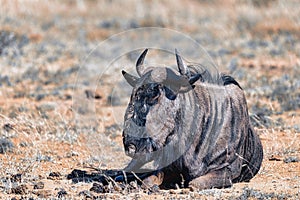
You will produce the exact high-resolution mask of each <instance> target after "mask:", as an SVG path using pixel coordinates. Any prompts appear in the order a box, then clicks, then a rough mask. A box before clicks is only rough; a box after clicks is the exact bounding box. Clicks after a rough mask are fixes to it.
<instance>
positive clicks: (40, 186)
mask: <svg viewBox="0 0 300 200" xmlns="http://www.w3.org/2000/svg"><path fill="white" fill-rule="evenodd" d="M44 186H45V184H44V183H43V182H41V181H40V182H37V183H35V184H34V186H33V189H44Z"/></svg>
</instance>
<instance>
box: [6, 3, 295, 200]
mask: <svg viewBox="0 0 300 200" xmlns="http://www.w3.org/2000/svg"><path fill="white" fill-rule="evenodd" d="M257 3H258V1H254V0H253V1H248V0H242V1H241V0H227V1H219V0H214V1H202V0H185V1H179V0H175V1H171V0H164V1H155V0H149V1H144V2H143V3H137V1H134V0H130V1H124V2H123V1H109V0H107V1H106V0H105V1H93V0H88V1H82V0H77V1H59V0H56V1H51V3H50V2H49V1H35V0H24V1H19V0H11V1H8V0H1V2H0V5H1V6H0V24H1V29H0V31H2V30H6V31H8V32H12V33H14V34H15V35H16V36H17V38H20V37H22V36H26V37H28V39H29V41H30V42H29V44H28V45H26V46H24V47H22V48H18V45H15V46H13V48H10V49H8V53H7V55H3V56H2V55H1V56H0V71H1V73H0V80H2V77H5V76H7V77H8V81H2V82H0V136H1V138H0V139H3V138H4V139H6V140H7V141H8V142H10V143H11V144H13V147H8V148H9V150H8V151H7V152H5V153H3V154H0V168H1V170H0V177H1V178H0V193H1V195H4V196H3V198H6V199H9V198H12V197H16V198H17V199H18V198H21V197H26V198H29V197H32V198H43V197H44V198H57V197H58V196H59V195H62V196H60V197H65V198H74V199H75V198H78V199H80V198H84V197H88V195H90V196H91V197H95V198H96V197H98V198H111V199H118V198H139V199H140V198H143V199H153V198H157V199H160V198H170V199H172V198H173V199H177V198H184V199H188V198H191V199H192V198H203V199H226V198H227V199H234V198H238V199H247V198H250V199H263V198H269V199H279V198H285V199H298V198H299V195H300V188H299V185H300V177H299V172H300V164H299V163H300V162H287V161H288V159H290V160H292V161H293V158H298V159H299V158H300V147H299V143H300V135H299V132H300V127H299V120H300V114H299V113H300V108H299V104H297V98H298V97H299V92H300V91H299V85H298V84H299V80H298V77H299V75H300V71H299V66H300V61H299V52H298V51H297V50H299V44H298V42H297V38H299V16H300V13H299V9H298V7H299V4H298V2H297V1H284V2H283V1H274V2H273V1H268V3H267V4H259V5H258V4H257ZM125 10H126V12H125ZM135 26H137V27H144V26H159V27H166V28H173V29H176V30H179V31H182V32H184V33H187V34H189V35H191V36H192V37H195V38H197V39H198V40H199V41H200V42H201V44H203V45H204V46H205V48H206V49H208V50H210V51H213V50H216V51H218V50H219V49H221V48H224V49H226V50H229V53H228V55H225V56H219V55H217V56H215V57H214V59H215V60H216V62H217V63H218V64H219V65H220V66H221V68H222V69H224V70H225V71H228V69H227V68H226V66H228V64H229V62H230V60H231V59H232V58H233V57H237V58H238V60H237V69H236V70H233V71H232V73H233V75H234V76H235V77H236V78H237V80H238V81H239V82H240V83H241V85H242V86H243V88H245V92H246V95H247V100H248V105H249V110H250V114H251V116H252V118H253V120H254V121H253V123H255V124H256V127H255V128H256V130H257V132H258V133H259V135H260V137H261V139H262V143H263V146H264V151H265V157H264V161H263V166H262V168H261V170H260V172H259V174H258V175H257V176H256V177H255V178H254V179H253V180H251V182H250V183H239V184H235V185H234V186H233V187H232V188H229V189H222V190H215V189H213V190H205V191H201V192H190V191H188V190H171V191H164V190H160V191H158V192H154V193H150V195H149V191H145V190H141V189H140V190H137V191H135V192H128V190H125V189H124V190H121V191H118V192H117V191H114V192H112V193H106V194H101V193H96V192H91V191H89V190H90V189H91V187H92V184H93V183H84V182H82V183H72V182H71V181H70V180H67V178H66V177H67V175H68V174H69V173H70V172H71V171H72V170H73V169H75V168H79V169H80V168H83V169H85V170H87V169H89V168H90V167H92V168H108V169H117V168H122V167H124V166H125V165H126V163H128V161H129V158H128V157H126V156H125V154H124V151H123V147H122V137H121V132H122V130H121V128H120V127H119V125H120V124H121V123H122V118H123V113H124V110H125V107H126V105H125V103H124V102H126V100H127V98H129V97H128V96H126V97H123V96H121V97H120V99H119V100H120V102H121V103H119V105H118V106H113V107H112V106H111V104H110V102H109V99H110V98H111V96H110V95H111V91H113V89H115V88H116V87H117V84H116V83H115V82H116V78H118V77H119V74H117V73H119V71H120V68H121V67H124V66H121V65H120V66H119V67H118V68H117V69H115V68H113V69H110V71H107V72H106V73H105V75H103V76H102V77H101V80H100V81H99V82H100V83H99V85H97V86H98V87H97V88H96V89H95V88H92V86H91V85H90V83H92V82H93V81H94V80H98V79H99V77H95V76H97V75H96V74H93V71H92V72H86V74H87V77H85V79H84V81H83V83H81V82H80V83H78V82H77V81H78V80H79V79H78V77H77V70H78V68H79V67H80V64H82V60H84V58H85V56H86V54H88V53H89V52H90V50H91V49H93V47H94V46H96V45H97V44H98V42H100V41H102V40H103V39H105V38H107V37H109V36H110V35H111V34H114V33H118V32H120V31H123V30H126V29H129V28H132V27H135ZM285 34H287V35H288V34H290V35H291V36H293V38H294V39H295V38H296V40H295V42H290V43H293V45H295V46H292V45H291V44H290V43H280V42H281V40H283V39H285V38H283V39H282V38H281V36H282V35H285ZM277 37H278V38H279V39H278V41H279V42H278V43H279V44H273V43H272V41H273V40H275V39H276V38H277ZM274 38H275V39H274ZM256 40H258V41H267V42H268V44H269V43H270V44H272V45H269V46H266V47H257V48H256V49H254V50H251V51H252V52H255V56H254V57H251V56H250V58H249V57H245V56H242V54H243V53H248V52H247V51H248V50H249V47H247V42H248V41H256ZM245 41H246V42H245ZM154 42H155V41H154ZM128 44H129V45H130V42H129V43H128ZM128 44H125V45H128ZM241 44H242V45H241ZM280 45H283V46H282V51H283V52H284V53H282V54H278V55H277V54H274V55H273V54H270V51H271V50H273V49H274V48H277V47H278V48H279V47H280ZM154 56H156V55H154ZM93 59H95V61H94V62H95V63H96V64H94V65H95V66H96V67H99V69H100V68H101V67H102V66H104V64H103V63H105V60H103V59H104V58H102V57H101V55H99V57H98V58H97V59H96V58H93ZM126 61H127V62H128V63H131V62H133V61H132V58H130V59H129V58H128V59H126ZM161 63H163V61H161ZM87 64H89V63H87ZM114 64H115V63H114ZM117 64H118V65H119V63H117ZM123 64H124V63H122V65H123ZM118 80H119V79H118ZM9 82H10V84H9ZM75 83H76V84H77V85H76V84H75ZM74 85H75V86H74ZM120 85H121V86H122V84H120ZM281 86H284V87H281ZM118 87H120V86H118ZM94 90H96V94H97V95H98V96H99V98H98V99H94V98H91V97H87V95H86V93H85V92H86V91H91V92H92V93H93V92H94ZM287 91H288V92H287ZM74 95H79V96H80V98H81V99H80V101H79V102H75V101H74V99H73V100H72V97H74ZM297 95H298V96H297ZM124 99H125V101H124ZM75 103H76V104H75ZM86 105H87V107H85V106H86ZM80 109H81V110H80ZM78 111H81V113H78ZM297 127H298V128H297ZM91 171H92V170H91ZM51 172H52V174H53V172H59V173H60V174H61V175H57V177H56V176H50V173H51ZM17 174H21V180H16V179H17V178H15V177H16V175H17ZM54 174H55V173H54ZM40 181H41V182H43V183H44V185H45V186H44V188H43V189H34V185H35V184H37V183H38V182H40ZM62 189H64V190H65V191H66V193H67V194H64V193H63V192H62ZM80 194H81V195H82V196H80Z"/></svg>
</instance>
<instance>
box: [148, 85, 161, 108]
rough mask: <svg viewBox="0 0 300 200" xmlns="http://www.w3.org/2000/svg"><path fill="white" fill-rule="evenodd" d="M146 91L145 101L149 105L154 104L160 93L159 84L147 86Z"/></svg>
mask: <svg viewBox="0 0 300 200" xmlns="http://www.w3.org/2000/svg"><path fill="white" fill-rule="evenodd" d="M146 93H147V100H146V103H147V104H148V105H150V106H152V105H154V104H156V103H157V101H158V98H159V95H160V91H159V86H158V85H155V86H153V87H149V88H147V92H146Z"/></svg>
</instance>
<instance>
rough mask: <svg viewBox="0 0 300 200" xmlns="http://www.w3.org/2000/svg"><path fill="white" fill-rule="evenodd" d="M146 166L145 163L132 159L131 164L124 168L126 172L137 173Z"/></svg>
mask: <svg viewBox="0 0 300 200" xmlns="http://www.w3.org/2000/svg"><path fill="white" fill-rule="evenodd" d="M144 164H145V162H143V161H141V160H138V159H132V160H131V161H130V163H129V164H128V165H127V166H126V167H125V168H124V171H126V172H132V171H133V172H137V171H138V170H139V169H141V167H142V166H143V165H144Z"/></svg>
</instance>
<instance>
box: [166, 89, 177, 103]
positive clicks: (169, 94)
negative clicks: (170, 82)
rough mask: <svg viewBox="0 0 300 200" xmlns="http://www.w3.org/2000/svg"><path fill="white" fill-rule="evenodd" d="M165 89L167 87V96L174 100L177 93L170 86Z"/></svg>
mask: <svg viewBox="0 0 300 200" xmlns="http://www.w3.org/2000/svg"><path fill="white" fill-rule="evenodd" d="M164 89H165V94H166V97H167V98H168V99H170V100H174V99H176V96H177V95H176V94H175V93H174V92H173V91H172V90H171V89H169V88H168V87H166V86H165V87H164Z"/></svg>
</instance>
